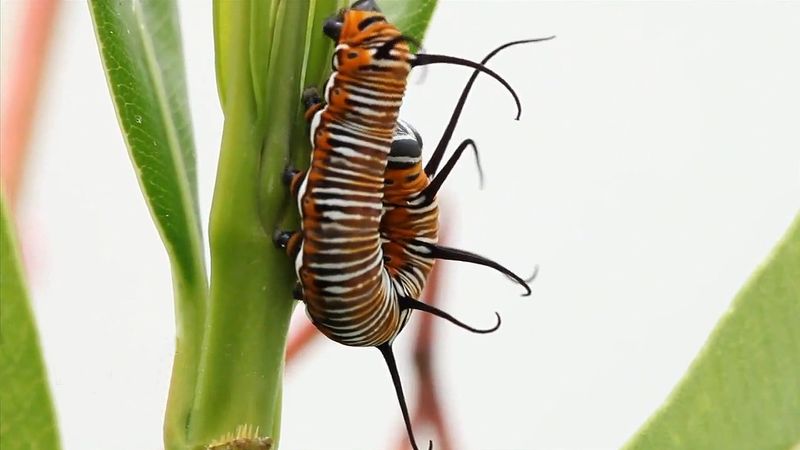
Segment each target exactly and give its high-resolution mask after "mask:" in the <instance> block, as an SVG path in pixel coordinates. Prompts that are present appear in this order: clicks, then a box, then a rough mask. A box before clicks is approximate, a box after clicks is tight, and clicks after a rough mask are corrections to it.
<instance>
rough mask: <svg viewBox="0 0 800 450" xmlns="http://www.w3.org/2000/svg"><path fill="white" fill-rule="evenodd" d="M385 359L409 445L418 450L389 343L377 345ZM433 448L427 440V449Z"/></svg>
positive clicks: (431, 442) (431, 443)
mask: <svg viewBox="0 0 800 450" xmlns="http://www.w3.org/2000/svg"><path fill="white" fill-rule="evenodd" d="M377 349H378V350H380V351H381V355H383V359H384V360H385V361H386V366H387V367H388V368H389V374H390V375H391V376H392V384H394V391H395V393H397V401H398V402H400V411H402V412H403V421H404V422H405V424H406V431H407V432H408V439H409V440H410V441H411V447H412V448H413V449H414V450H419V447H417V440H416V438H414V430H413V429H412V428H411V418H410V416H409V414H408V405H407V404H406V396H405V394H403V383H402V382H401V381H400V373H399V372H398V371H397V361H395V359H394V352H393V351H392V346H391V345H390V344H382V345H379V346H378V347H377ZM432 449H433V441H428V450H432Z"/></svg>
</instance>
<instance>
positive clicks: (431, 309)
mask: <svg viewBox="0 0 800 450" xmlns="http://www.w3.org/2000/svg"><path fill="white" fill-rule="evenodd" d="M400 309H416V310H417V311H423V312H426V313H428V314H433V315H434V316H436V317H441V318H442V319H445V320H447V321H448V322H450V323H452V324H454V325H457V326H459V327H461V328H463V329H465V330H467V331H471V332H473V333H478V334H487V333H492V332H494V331H497V329H498V328H500V324H501V323H502V320H500V314H497V313H494V314H495V316H497V323H496V324H494V326H493V327H491V328H483V329H481V328H475V327H471V326H469V325H467V324H465V323H464V322H462V321H460V320H458V319H456V318H455V317H453V316H451V315H450V314H448V313H446V312H444V311H442V310H441V309H439V308H437V307H435V306H433V305H429V304H427V303H423V302H421V301H419V300H417V299H413V298H410V297H401V298H400Z"/></svg>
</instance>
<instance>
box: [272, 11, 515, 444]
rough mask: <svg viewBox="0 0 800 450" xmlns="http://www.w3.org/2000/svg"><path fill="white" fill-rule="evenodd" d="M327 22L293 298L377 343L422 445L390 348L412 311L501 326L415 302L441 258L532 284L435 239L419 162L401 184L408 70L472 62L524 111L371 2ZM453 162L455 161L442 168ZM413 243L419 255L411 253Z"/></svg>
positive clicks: (300, 193)
mask: <svg viewBox="0 0 800 450" xmlns="http://www.w3.org/2000/svg"><path fill="white" fill-rule="evenodd" d="M323 31H324V32H325V34H327V35H328V36H329V37H331V38H332V39H333V40H334V41H336V42H337V46H336V49H335V52H334V55H333V58H332V74H331V77H330V79H329V80H328V83H327V84H326V87H325V88H324V92H325V95H324V97H325V98H324V102H323V100H322V99H321V98H320V97H319V95H317V94H316V93H315V92H314V91H313V90H312V91H308V90H307V91H306V92H305V93H304V95H303V99H302V100H303V103H304V105H305V107H306V109H307V110H306V119H307V120H308V121H310V123H311V126H310V140H311V144H312V147H313V150H312V153H311V162H310V166H309V169H308V170H307V171H305V172H298V171H293V170H288V171H287V172H286V175H285V177H284V180H285V182H286V183H287V184H288V185H289V187H290V191H291V193H292V196H293V197H294V198H296V200H297V205H298V209H299V211H300V216H301V228H300V230H299V231H279V232H276V234H275V236H274V240H275V243H276V245H277V246H278V247H280V248H284V249H285V250H286V253H287V254H288V255H289V256H290V257H292V258H293V259H294V261H295V270H296V273H297V276H298V284H299V287H300V289H299V290H298V292H297V293H296V294H297V295H296V297H297V298H300V299H302V300H303V301H304V302H305V303H306V312H307V313H308V315H309V317H310V318H311V320H312V322H313V323H314V325H315V326H316V327H317V328H318V329H319V330H320V331H321V332H322V333H323V334H325V335H326V336H328V337H329V338H330V339H332V340H334V341H336V342H339V343H342V344H344V345H350V346H373V347H377V348H378V349H379V350H380V351H381V353H382V355H383V357H384V359H385V361H386V363H387V365H388V367H389V370H390V374H391V376H392V381H393V383H394V386H395V390H396V393H397V397H398V400H399V402H400V406H401V410H402V413H403V417H404V421H405V424H406V429H407V432H408V435H409V439H410V441H411V444H412V446H413V448H414V449H415V450H417V449H418V447H417V444H416V441H415V438H414V435H413V430H412V428H411V424H410V420H409V416H408V410H407V406H406V403H405V398H404V395H403V390H402V384H401V381H400V378H399V375H398V372H397V365H396V362H395V359H394V355H393V353H392V349H391V345H392V342H393V340H394V338H395V337H396V336H397V335H398V333H399V332H400V331H401V330H402V329H403V327H404V326H405V324H406V322H407V321H408V318H409V315H410V312H411V311H412V310H415V309H416V310H420V311H424V312H426V313H430V314H434V315H436V316H439V317H442V318H444V319H447V320H449V321H450V322H453V323H455V324H456V325H459V326H461V327H462V328H466V329H468V330H470V331H473V332H477V333H487V332H491V331H494V330H496V329H497V327H498V326H499V324H500V317H499V315H498V316H497V319H498V322H497V324H496V325H495V326H494V327H492V328H488V329H477V328H473V327H470V326H468V325H466V324H464V323H462V322H460V321H458V320H457V319H455V318H454V317H452V316H451V315H449V314H447V313H446V312H444V311H442V310H440V309H438V308H435V307H433V306H431V305H427V304H425V303H423V302H421V301H419V300H418V299H417V298H418V296H419V294H420V293H421V290H422V287H423V286H424V282H425V279H426V277H427V273H428V272H429V271H430V268H431V266H432V264H433V260H434V259H436V258H442V259H459V258H460V260H466V261H469V262H476V263H478V264H484V265H488V266H490V267H493V268H496V269H498V270H501V272H503V273H505V274H506V275H508V276H511V277H512V278H514V279H515V280H517V281H518V282H520V283H521V284H523V285H525V287H526V288H527V284H526V283H525V281H524V280H522V279H520V278H519V277H517V276H516V275H513V274H512V273H511V272H510V271H508V270H507V269H505V268H502V266H499V264H497V263H494V262H491V261H489V260H485V259H476V258H480V257H478V256H477V255H474V254H467V253H466V252H462V253H456V252H460V251H456V250H455V249H447V248H445V247H439V246H437V245H436V238H437V236H436V235H437V231H438V208H437V206H436V204H435V192H434V195H430V193H431V191H430V190H426V189H428V188H427V186H430V185H432V184H433V182H431V183H430V184H429V183H428V182H427V173H426V172H427V171H425V172H422V171H419V170H417V171H416V173H417V176H416V177H413V179H412V177H410V176H402V177H401V178H402V180H400V182H397V183H395V182H394V180H395V178H394V176H395V175H398V174H400V173H401V172H403V171H405V170H407V169H409V167H407V166H408V164H407V163H408V162H410V160H408V159H404V158H409V156H405V155H404V154H403V152H404V151H406V150H408V149H404V145H402V144H401V141H403V140H406V141H408V142H411V143H412V146H411V147H409V148H413V147H414V145H416V147H417V150H419V148H420V147H421V139H419V138H418V134H416V133H414V134H416V136H415V138H414V139H403V136H408V135H409V134H408V133H407V132H408V131H409V127H407V126H406V125H405V124H404V122H398V114H399V108H400V105H401V102H402V99H403V96H404V93H405V87H406V79H407V77H408V75H409V72H410V70H411V68H413V67H416V66H422V65H427V64H434V63H448V64H456V65H463V66H468V67H472V68H474V69H475V70H476V71H478V72H484V73H487V74H488V75H490V76H492V77H493V78H495V79H496V80H498V81H499V82H500V83H502V84H503V85H504V86H505V87H506V88H507V89H508V90H509V91H510V92H511V94H512V95H513V97H514V100H515V102H516V105H517V109H518V116H519V112H520V110H521V107H520V102H519V99H518V98H517V95H516V93H515V92H514V91H513V89H512V88H511V87H510V86H509V85H508V83H507V82H506V81H505V80H503V79H502V78H501V77H500V76H499V75H497V74H496V73H494V72H493V71H491V70H490V69H488V68H486V67H485V66H483V65H482V64H477V63H474V62H472V61H468V60H464V59H460V58H455V57H451V56H445V55H431V54H413V53H411V51H410V49H409V46H408V42H413V40H412V39H411V38H409V37H407V36H405V35H403V34H402V33H401V32H400V31H399V30H398V29H397V28H396V27H394V26H393V25H391V24H390V23H388V22H387V21H386V19H385V17H384V16H383V15H382V14H381V13H380V11H379V10H378V8H377V7H376V6H375V4H374V1H371V0H367V1H359V2H356V3H355V4H354V5H353V6H352V7H351V8H349V9H346V10H342V11H340V12H339V13H338V14H337V15H336V16H334V17H331V18H329V19H328V20H327V21H326V22H325V26H324V27H323ZM404 131H405V132H406V133H405V134H404ZM414 143H416V144H414ZM405 147H408V146H407V145H406V146H405ZM459 148H461V146H459ZM392 151H394V155H392ZM459 152H463V149H461V150H460V151H457V153H459ZM459 154H460V153H459ZM440 158H441V157H440ZM412 159H415V161H414V163H413V164H411V166H413V167H418V166H419V167H421V166H420V164H421V160H420V162H419V163H417V162H416V159H417V158H416V157H414V158H412ZM455 159H457V158H455ZM451 161H453V163H452V164H454V163H455V162H454V160H453V158H451ZM448 165H450V161H448V163H447V164H446V165H445V169H444V170H443V173H444V174H445V176H446V173H447V172H449V169H447V167H448ZM450 168H452V167H450ZM434 169H435V167H434ZM433 172H435V170H433ZM442 181H443V180H442ZM434 182H436V179H434ZM439 184H441V182H439ZM437 189H438V188H437ZM420 193H424V194H422V195H424V196H425V197H424V198H425V199H426V202H427V205H426V206H425V207H424V208H419V207H418V206H417V205H413V204H412V203H409V199H410V198H412V197H413V196H414V195H419V194H420ZM412 200H413V199H412ZM395 201H396V202H398V203H397V204H396V205H395V204H394V203H393V202H395ZM406 231H410V232H409V233H407V232H406ZM418 243H421V244H422V245H417V244H418ZM393 245H395V246H396V247H392V246H393ZM415 246H416V247H418V248H415ZM408 249H412V251H417V253H419V252H422V253H423V254H422V255H419V254H417V255H416V256H415V255H414V254H412V253H408V252H407V250H408ZM528 292H529V290H528ZM432 445H433V443H432V442H430V444H429V448H432Z"/></svg>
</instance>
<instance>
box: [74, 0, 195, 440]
mask: <svg viewBox="0 0 800 450" xmlns="http://www.w3.org/2000/svg"><path fill="white" fill-rule="evenodd" d="M89 6H90V10H91V13H92V19H93V21H94V26H95V34H96V37H97V42H98V46H99V48H100V56H101V60H102V62H103V67H104V68H105V72H106V78H107V80H108V87H109V90H110V92H111V96H112V99H113V102H114V106H115V108H116V112H117V118H118V119H119V124H120V128H121V130H122V134H123V136H124V138H125V143H126V144H127V147H128V152H129V154H130V157H131V161H132V162H133V165H134V170H135V172H136V176H137V178H138V181H139V185H140V187H141V189H142V193H143V194H144V197H145V201H146V202H147V205H148V207H149V208H150V212H151V214H152V216H153V220H154V222H155V224H156V227H157V228H158V231H159V234H160V235H161V239H162V241H163V242H164V245H165V247H166V249H167V254H168V256H169V260H170V264H171V267H172V278H173V284H174V295H175V309H176V311H175V315H176V322H177V333H176V334H177V343H176V351H175V362H174V364H173V382H172V384H171V387H170V399H169V402H170V406H169V407H168V408H167V411H168V414H170V415H173V416H174V417H173V418H172V419H169V418H168V419H167V426H166V433H167V434H168V435H169V434H177V435H183V434H184V433H183V432H182V431H181V430H182V429H183V428H185V425H178V424H185V422H186V420H187V417H188V414H189V408H190V405H191V402H192V400H193V396H194V385H195V379H196V377H197V364H198V358H199V351H200V346H201V344H202V336H203V325H204V322H205V314H206V306H207V305H206V303H207V295H208V294H207V291H208V284H207V278H206V271H205V263H204V253H203V244H202V231H201V228H200V217H199V212H198V202H197V175H196V173H195V152H194V142H193V138H192V126H191V119H190V115H189V109H188V99H187V95H186V83H185V74H184V72H185V70H184V66H183V51H182V48H181V36H180V27H179V23H178V11H177V7H176V5H175V2H174V1H170V0H159V1H141V0H117V1H113V2H112V1H105V0H90V2H89Z"/></svg>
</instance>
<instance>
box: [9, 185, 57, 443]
mask: <svg viewBox="0 0 800 450" xmlns="http://www.w3.org/2000/svg"><path fill="white" fill-rule="evenodd" d="M14 236H15V233H14V227H13V225H12V223H11V218H10V217H9V215H8V212H7V211H6V206H5V200H4V199H3V196H2V195H0V386H2V388H0V446H2V448H3V450H57V449H59V448H60V447H61V444H60V443H59V437H58V424H57V422H56V417H55V413H54V412H53V405H52V403H51V400H50V390H49V387H48V383H47V372H46V370H45V367H44V360H43V358H42V352H41V350H40V349H39V337H38V335H37V332H36V323H35V322H34V318H33V311H32V310H31V306H30V304H29V302H28V293H27V292H26V289H25V281H24V280H23V275H22V267H21V264H20V258H19V251H18V249H17V245H16V240H15V237H14Z"/></svg>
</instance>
